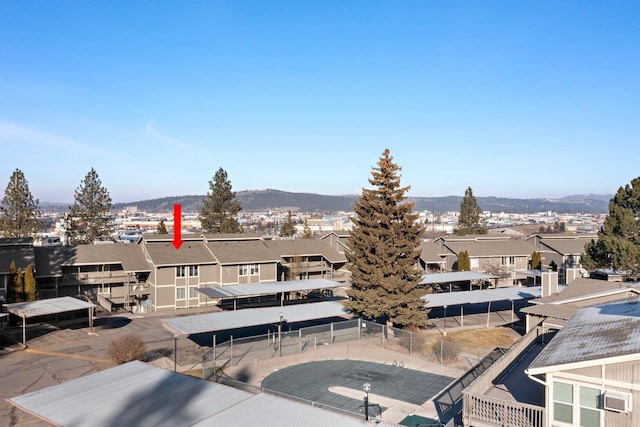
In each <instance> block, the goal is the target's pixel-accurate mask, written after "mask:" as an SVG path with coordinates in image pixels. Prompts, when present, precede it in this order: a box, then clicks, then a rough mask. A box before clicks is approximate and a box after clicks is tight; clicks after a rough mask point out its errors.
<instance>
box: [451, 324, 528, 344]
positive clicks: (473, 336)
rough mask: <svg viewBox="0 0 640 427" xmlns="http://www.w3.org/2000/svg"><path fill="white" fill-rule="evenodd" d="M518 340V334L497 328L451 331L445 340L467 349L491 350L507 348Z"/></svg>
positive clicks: (510, 330)
mask: <svg viewBox="0 0 640 427" xmlns="http://www.w3.org/2000/svg"><path fill="white" fill-rule="evenodd" d="M519 339H520V334H518V333H517V332H516V331H514V330H513V329H511V328H507V327H497V328H490V329H467V330H463V331H452V332H449V333H448V334H447V340H448V341H452V342H455V343H458V344H461V345H465V346H469V347H479V348H486V349H493V348H496V347H500V348H509V347H511V346H512V345H513V344H514V343H515V342H516V341H518V340H519Z"/></svg>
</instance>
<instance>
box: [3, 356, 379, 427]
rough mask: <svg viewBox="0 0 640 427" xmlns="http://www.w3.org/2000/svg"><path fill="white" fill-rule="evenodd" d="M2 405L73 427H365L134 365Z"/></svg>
mask: <svg viewBox="0 0 640 427" xmlns="http://www.w3.org/2000/svg"><path fill="white" fill-rule="evenodd" d="M8 401H9V402H10V403H11V404H12V405H14V406H16V407H18V408H20V409H23V410H25V411H27V412H29V413H32V414H34V415H36V416H38V417H40V418H42V419H44V420H46V421H48V422H50V423H54V424H56V425H64V426H78V427H80V426H91V427H108V426H109V427H110V426H115V425H122V426H137V427H147V426H148V427H152V426H153V427H155V426H159V427H163V426H166V427H175V426H212V425H216V426H226V425H243V426H245V425H278V426H282V427H294V426H295V427H297V426H300V425H309V426H318V427H320V426H346V427H350V426H354V427H355V426H363V427H364V426H367V425H370V424H369V423H366V422H365V421H364V420H361V419H357V418H353V417H348V416H344V415H341V414H338V413H334V412H329V411H326V410H323V409H318V408H315V407H313V406H310V405H303V404H301V403H298V402H294V401H289V400H286V399H283V398H280V397H276V396H273V395H268V394H257V395H256V394H252V393H249V392H246V391H242V390H239V389H235V388H232V387H228V386H225V385H222V384H218V383H215V382H211V381H205V380H202V379H199V378H195V377H192V376H189V375H183V374H179V373H176V372H172V371H169V370H166V369H162V368H157V367H154V366H151V365H147V364H145V363H142V362H138V361H135V362H130V363H127V364H124V365H120V366H116V367H114V368H111V369H106V370H104V371H100V372H97V373H93V374H90V375H87V376H84V377H80V378H77V379H74V380H71V381H69V382H66V383H64V384H59V385H56V386H52V387H48V388H45V389H43V390H39V391H35V392H32V393H27V394H24V395H22V396H17V397H13V398H11V399H8ZM381 425H383V426H385V427H390V426H391V424H385V423H381Z"/></svg>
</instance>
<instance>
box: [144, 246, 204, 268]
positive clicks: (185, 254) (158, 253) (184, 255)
mask: <svg viewBox="0 0 640 427" xmlns="http://www.w3.org/2000/svg"><path fill="white" fill-rule="evenodd" d="M144 248H145V250H146V251H147V253H148V254H149V257H150V258H151V262H152V263H153V264H155V265H158V266H165V265H186V264H198V265H200V264H214V263H215V262H216V260H215V258H214V257H213V255H212V254H211V252H210V251H209V250H208V249H207V247H206V246H205V244H204V243H203V242H202V241H201V240H196V241H186V242H184V243H182V246H180V249H176V248H175V246H173V244H172V243H171V242H164V241H160V242H157V241H156V242H146V243H144Z"/></svg>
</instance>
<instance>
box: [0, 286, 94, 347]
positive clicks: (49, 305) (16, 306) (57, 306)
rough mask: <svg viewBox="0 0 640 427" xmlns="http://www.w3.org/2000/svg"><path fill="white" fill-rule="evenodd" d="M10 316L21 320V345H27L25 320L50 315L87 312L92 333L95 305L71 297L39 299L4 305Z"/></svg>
mask: <svg viewBox="0 0 640 427" xmlns="http://www.w3.org/2000/svg"><path fill="white" fill-rule="evenodd" d="M4 306H5V307H6V309H7V311H8V312H9V313H10V314H14V315H16V316H18V317H21V318H22V345H23V346H25V347H26V345H27V332H26V327H27V326H26V325H27V322H26V319H30V318H32V317H38V316H48V315H51V314H59V313H67V312H71V311H78V310H85V309H86V310H88V312H89V326H90V327H91V333H93V309H94V308H95V307H96V305H95V304H94V303H92V302H87V301H83V300H80V299H78V298H73V297H60V298H49V299H41V300H38V301H27V302H15V303H11V304H5V305H4Z"/></svg>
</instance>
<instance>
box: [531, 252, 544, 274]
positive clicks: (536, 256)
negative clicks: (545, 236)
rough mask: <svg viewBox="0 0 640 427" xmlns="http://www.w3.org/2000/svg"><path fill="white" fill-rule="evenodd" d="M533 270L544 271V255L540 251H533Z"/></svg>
mask: <svg viewBox="0 0 640 427" xmlns="http://www.w3.org/2000/svg"><path fill="white" fill-rule="evenodd" d="M531 269H532V270H541V269H542V254H541V253H540V252H539V251H533V253H532V254H531Z"/></svg>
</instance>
